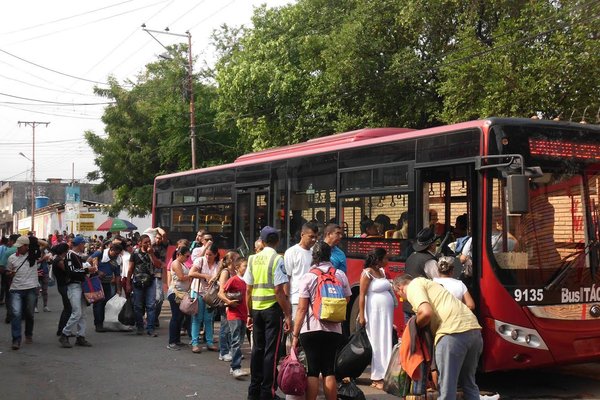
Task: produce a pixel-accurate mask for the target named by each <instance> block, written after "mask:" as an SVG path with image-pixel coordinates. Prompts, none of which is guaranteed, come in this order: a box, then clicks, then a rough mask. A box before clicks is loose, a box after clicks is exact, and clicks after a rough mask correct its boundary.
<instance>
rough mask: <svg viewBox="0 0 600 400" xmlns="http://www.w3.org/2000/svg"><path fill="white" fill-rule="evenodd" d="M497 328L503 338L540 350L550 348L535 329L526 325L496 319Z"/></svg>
mask: <svg viewBox="0 0 600 400" xmlns="http://www.w3.org/2000/svg"><path fill="white" fill-rule="evenodd" d="M494 325H495V330H496V333H497V334H498V336H500V337H501V338H502V339H504V340H506V341H507V342H510V343H512V344H516V345H519V346H524V347H529V348H533V349H539V350H548V346H547V345H546V343H544V340H543V339H542V337H541V336H540V334H539V333H538V331H536V330H535V329H530V328H525V327H524V326H519V325H513V324H509V323H506V322H502V321H498V320H494Z"/></svg>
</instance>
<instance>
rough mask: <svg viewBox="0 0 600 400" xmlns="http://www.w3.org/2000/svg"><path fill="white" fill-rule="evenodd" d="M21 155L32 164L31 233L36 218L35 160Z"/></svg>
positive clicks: (20, 153) (21, 154)
mask: <svg viewBox="0 0 600 400" xmlns="http://www.w3.org/2000/svg"><path fill="white" fill-rule="evenodd" d="M19 155H20V156H21V157H23V158H25V159H27V160H29V161H30V162H31V229H30V230H31V232H33V221H34V218H35V159H31V158H29V157H27V156H26V155H25V154H23V153H22V152H19Z"/></svg>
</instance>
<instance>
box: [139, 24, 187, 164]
mask: <svg viewBox="0 0 600 400" xmlns="http://www.w3.org/2000/svg"><path fill="white" fill-rule="evenodd" d="M142 30H143V31H145V32H146V33H148V34H149V35H150V36H152V39H154V40H156V41H157V42H158V44H160V45H161V46H162V47H163V48H164V49H165V50H167V51H169V49H168V48H167V47H166V46H165V45H164V44H162V43H161V42H160V40H158V39H157V38H156V36H154V35H153V33H156V34H162V35H171V36H178V37H187V39H188V67H187V68H188V93H189V96H190V142H191V145H192V169H196V115H195V114H194V79H193V78H194V64H193V60H192V34H191V33H190V31H185V34H183V33H174V32H170V31H169V28H168V27H167V28H165V30H164V31H156V30H152V29H147V28H146V24H142Z"/></svg>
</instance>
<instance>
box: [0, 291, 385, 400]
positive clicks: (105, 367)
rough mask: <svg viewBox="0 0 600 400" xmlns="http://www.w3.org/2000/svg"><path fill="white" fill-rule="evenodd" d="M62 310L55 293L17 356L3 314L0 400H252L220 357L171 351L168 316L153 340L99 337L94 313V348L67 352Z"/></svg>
mask: <svg viewBox="0 0 600 400" xmlns="http://www.w3.org/2000/svg"><path fill="white" fill-rule="evenodd" d="M40 301H41V300H40ZM59 304H61V303H60V298H59V296H58V294H57V292H56V288H55V287H52V288H50V300H49V306H50V309H51V310H52V312H49V313H44V312H40V313H38V314H35V327H34V337H33V339H34V343H33V344H29V345H28V344H23V345H22V347H21V349H20V350H18V351H13V350H11V349H10V345H11V340H10V325H5V324H4V321H3V320H4V316H5V311H4V309H2V311H1V312H0V316H1V317H2V323H1V325H0V381H1V382H2V384H1V386H2V387H1V389H0V399H47V400H52V399H67V400H69V399H73V400H81V399H98V398H103V399H119V400H128V399H144V400H154V399H156V400H158V399H170V400H171V399H188V400H194V399H196V398H197V399H213V398H214V399H221V400H227V399H246V394H247V388H248V378H245V379H246V380H244V381H241V380H236V379H234V378H233V377H231V376H230V375H229V363H226V362H223V361H219V360H218V353H214V352H207V351H204V352H202V353H201V354H193V353H192V352H191V351H190V349H189V347H188V348H184V350H181V351H172V350H167V349H166V345H167V342H168V333H167V326H168V321H169V318H170V315H169V313H168V312H164V311H167V310H166V308H165V310H164V311H163V315H161V326H160V328H159V329H158V332H159V337H157V338H151V337H147V336H136V335H135V334H132V333H124V332H107V333H96V332H94V329H93V316H92V307H88V308H87V310H86V311H87V322H88V328H89V327H91V329H88V335H87V339H88V340H89V341H90V342H91V343H92V344H93V347H91V348H83V347H77V346H74V347H73V348H72V349H63V348H61V347H59V343H58V338H57V337H56V335H55V334H56V325H57V322H58V317H59V310H60V306H59ZM165 306H166V305H165ZM40 311H41V310H40ZM71 342H73V339H72V340H71ZM244 354H245V357H246V359H245V360H243V362H242V367H245V368H249V364H248V360H249V359H250V349H249V347H248V346H246V347H245V348H244ZM365 377H366V378H368V375H365ZM364 382H365V383H367V382H368V379H365V380H364ZM361 388H362V389H363V390H364V391H365V393H366V395H367V396H366V397H367V399H370V400H375V399H382V400H384V399H394V398H395V397H393V396H390V395H388V394H385V393H382V392H380V391H377V390H376V389H373V388H370V387H368V386H361ZM280 395H282V396H283V394H281V393H280Z"/></svg>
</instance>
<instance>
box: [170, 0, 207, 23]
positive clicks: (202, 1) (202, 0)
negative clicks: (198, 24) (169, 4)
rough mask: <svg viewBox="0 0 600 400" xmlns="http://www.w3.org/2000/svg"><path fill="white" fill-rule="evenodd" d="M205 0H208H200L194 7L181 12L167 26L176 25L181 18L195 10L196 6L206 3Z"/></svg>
mask: <svg viewBox="0 0 600 400" xmlns="http://www.w3.org/2000/svg"><path fill="white" fill-rule="evenodd" d="M205 1H206V0H200V1H199V2H198V3H197V4H196V5H195V6H193V7H192V8H190V9H189V10H187V11H186V12H184V13H183V14H181V15H180V16H179V17H177V18H175V20H174V21H172V22H171V23H169V25H167V26H171V25H174V24H175V23H176V22H177V21H179V20H180V19H181V18H183V17H185V16H186V15H188V14H189V13H191V12H192V11H194V10H195V9H196V8H198V6H200V5H202V3H204V2H205Z"/></svg>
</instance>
